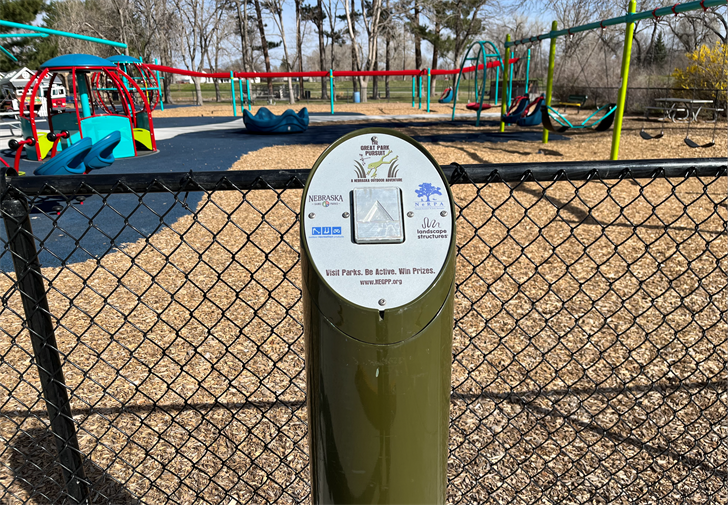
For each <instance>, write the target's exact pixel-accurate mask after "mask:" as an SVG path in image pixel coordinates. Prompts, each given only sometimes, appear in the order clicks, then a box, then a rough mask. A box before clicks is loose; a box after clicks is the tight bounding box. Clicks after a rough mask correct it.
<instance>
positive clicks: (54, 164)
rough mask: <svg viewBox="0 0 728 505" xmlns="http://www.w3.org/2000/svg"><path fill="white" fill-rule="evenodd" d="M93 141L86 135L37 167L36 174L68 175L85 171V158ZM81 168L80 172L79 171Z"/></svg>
mask: <svg viewBox="0 0 728 505" xmlns="http://www.w3.org/2000/svg"><path fill="white" fill-rule="evenodd" d="M92 146H93V142H91V139H90V138H89V137H84V138H82V139H81V140H79V141H78V142H76V143H75V144H73V145H72V146H70V147H68V148H66V149H64V150H63V151H61V152H59V153H58V154H57V155H55V156H54V157H53V158H51V159H50V160H48V161H46V162H45V163H43V164H42V165H41V166H39V167H38V168H36V169H35V170H34V171H33V173H34V174H35V175H66V174H78V173H83V171H84V170H85V168H84V165H83V160H84V159H85V158H86V156H87V155H88V153H89V151H91V147H92ZM79 169H80V172H79Z"/></svg>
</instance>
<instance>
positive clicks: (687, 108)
mask: <svg viewBox="0 0 728 505" xmlns="http://www.w3.org/2000/svg"><path fill="white" fill-rule="evenodd" d="M655 103H656V104H657V107H646V108H645V116H648V115H649V111H650V110H660V111H662V113H663V118H665V119H667V118H669V119H670V120H671V121H672V122H673V123H675V122H677V121H685V120H686V119H691V120H692V121H697V120H698V114H700V111H701V110H703V109H705V110H710V111H713V114H714V119H716V120H717V119H718V112H722V111H723V109H719V108H717V107H706V105H712V104H713V100H696V99H692V98H656V99H655ZM678 114H680V116H678ZM683 114H684V115H683Z"/></svg>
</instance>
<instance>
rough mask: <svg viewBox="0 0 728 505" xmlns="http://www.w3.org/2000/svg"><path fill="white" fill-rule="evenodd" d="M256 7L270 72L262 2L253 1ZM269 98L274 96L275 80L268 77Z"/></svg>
mask: <svg viewBox="0 0 728 505" xmlns="http://www.w3.org/2000/svg"><path fill="white" fill-rule="evenodd" d="M253 5H255V17H256V18H257V21H258V32H259V33H260V46H261V48H262V50H263V58H264V60H265V71H266V72H270V52H269V51H268V39H266V37H265V23H263V12H262V10H261V8H260V0H253ZM268 96H269V97H272V96H273V79H271V78H270V77H268Z"/></svg>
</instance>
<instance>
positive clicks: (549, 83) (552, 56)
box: [542, 21, 559, 144]
mask: <svg viewBox="0 0 728 505" xmlns="http://www.w3.org/2000/svg"><path fill="white" fill-rule="evenodd" d="M558 26H559V24H558V23H557V22H556V21H554V22H553V23H551V33H553V32H555V31H556V28H558ZM555 62H556V37H552V38H551V47H550V48H549V71H548V74H547V77H546V105H547V106H548V107H550V106H551V96H552V95H553V90H554V63H555ZM546 114H548V109H547V110H546ZM542 140H543V143H544V144H548V143H549V131H548V130H547V129H546V128H544V129H543V136H542Z"/></svg>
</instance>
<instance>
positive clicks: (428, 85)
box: [427, 68, 432, 112]
mask: <svg viewBox="0 0 728 505" xmlns="http://www.w3.org/2000/svg"><path fill="white" fill-rule="evenodd" d="M430 86H432V73H431V69H429V68H428V69H427V112H430V95H431V94H432V91H430Z"/></svg>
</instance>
